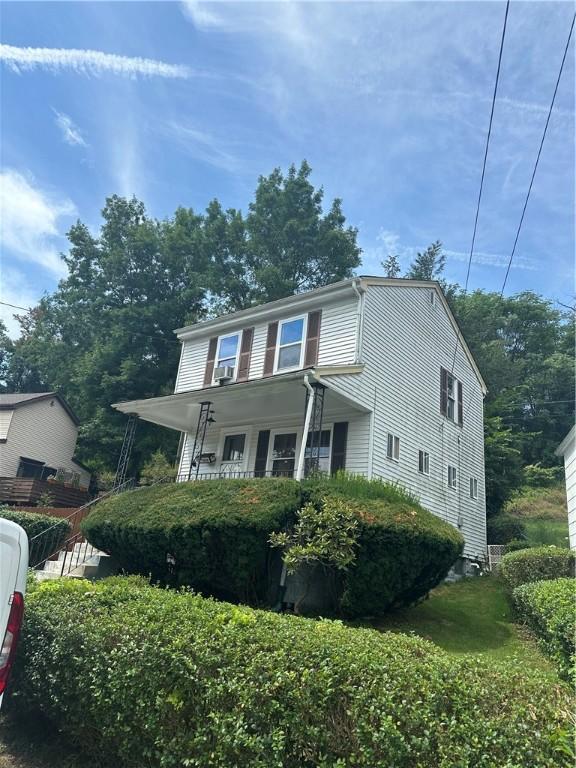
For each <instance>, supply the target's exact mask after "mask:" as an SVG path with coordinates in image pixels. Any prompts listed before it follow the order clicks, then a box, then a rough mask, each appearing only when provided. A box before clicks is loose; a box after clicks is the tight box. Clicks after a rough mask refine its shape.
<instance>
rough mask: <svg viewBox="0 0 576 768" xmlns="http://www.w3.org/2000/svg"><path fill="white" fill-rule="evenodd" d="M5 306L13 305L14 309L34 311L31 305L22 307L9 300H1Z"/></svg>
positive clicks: (0, 302)
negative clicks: (10, 302)
mask: <svg viewBox="0 0 576 768" xmlns="http://www.w3.org/2000/svg"><path fill="white" fill-rule="evenodd" d="M0 304H3V305H4V306H5V307H12V308H13V309H23V310H24V312H32V310H31V309H30V307H20V306H19V305H18V304H9V303H8V302H7V301H0Z"/></svg>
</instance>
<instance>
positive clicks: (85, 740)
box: [10, 578, 572, 768]
mask: <svg viewBox="0 0 576 768" xmlns="http://www.w3.org/2000/svg"><path fill="white" fill-rule="evenodd" d="M14 688H15V693H16V696H17V698H16V700H12V701H11V702H10V703H11V704H15V703H17V702H20V704H21V706H23V707H28V708H32V709H36V710H40V711H42V712H43V713H44V714H45V715H46V716H48V718H49V719H50V720H51V721H52V722H53V723H54V724H55V726H56V727H58V728H61V729H63V730H64V731H65V732H66V733H68V734H70V735H71V736H73V737H74V738H76V739H77V740H78V741H79V742H80V743H82V745H83V747H84V748H85V749H86V750H87V752H88V754H101V755H102V754H103V755H107V756H108V761H109V764H110V765H114V766H117V767H118V768H135V767H136V766H138V767H139V768H140V767H143V766H150V767H151V768H181V767H182V766H189V767H191V768H193V767H194V766H195V767H196V768H208V767H209V766H210V767H211V768H232V767H233V766H236V768H271V766H276V767H277V768H313V767H320V768H329V767H330V768H337V767H338V768H348V767H349V768H352V767H354V768H376V766H387V767H389V768H456V766H458V768H495V766H498V768H519V767H520V766H522V767H523V766H531V768H553V767H554V768H568V766H571V765H572V759H571V757H570V756H569V755H568V754H566V753H564V752H562V751H561V749H562V747H563V746H565V743H566V744H569V736H568V735H567V731H568V729H569V725H568V714H567V713H568V712H569V711H570V708H571V700H570V692H569V690H568V688H567V687H564V686H562V685H556V684H554V682H552V681H551V680H550V679H549V677H545V676H544V675H543V674H541V673H539V672H538V673H537V672H533V673H530V672H527V671H526V670H523V669H522V670H521V669H519V668H518V667H517V665H515V664H511V665H510V666H498V665H497V664H494V663H493V662H490V663H483V662H481V661H480V660H478V659H476V658H464V659H457V658H455V657H453V656H449V655H447V654H445V653H444V652H442V651H440V650H439V649H437V648H436V647H435V646H434V645H432V644H431V643H429V642H427V641H425V640H421V639H419V638H415V637H407V636H405V635H398V634H379V633H377V632H376V631H374V630H367V629H351V628H348V627H345V626H343V625H342V624H341V623H339V622H330V621H312V620H309V619H301V618H297V617H291V616H280V615H276V614H273V613H269V612H262V611H254V610H252V609H249V608H239V607H237V606H232V605H230V604H226V603H218V602H215V601H212V600H206V599H204V598H201V597H199V596H196V595H190V594H184V593H178V592H176V591H167V590H162V589H159V588H153V587H148V586H145V585H143V584H140V583H138V582H135V581H134V580H133V579H126V578H115V579H112V580H111V581H109V582H98V583H96V584H89V583H87V582H82V581H80V582H78V581H75V582H71V581H68V582H52V583H50V582H48V583H44V584H42V585H41V586H40V587H39V588H37V589H36V591H34V592H33V593H32V594H31V595H30V596H29V599H28V605H27V610H26V618H25V627H24V634H23V640H22V645H21V647H20V653H19V658H18V661H17V668H16V670H15V678H14Z"/></svg>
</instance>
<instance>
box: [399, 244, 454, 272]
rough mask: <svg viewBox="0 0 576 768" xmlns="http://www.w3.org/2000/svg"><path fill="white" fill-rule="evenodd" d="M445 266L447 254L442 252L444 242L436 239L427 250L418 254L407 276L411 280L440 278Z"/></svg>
mask: <svg viewBox="0 0 576 768" xmlns="http://www.w3.org/2000/svg"><path fill="white" fill-rule="evenodd" d="M445 266H446V256H445V254H444V253H443V252H442V243H441V242H440V240H436V242H434V243H432V245H429V246H428V248H426V250H425V251H422V252H421V253H420V251H419V252H418V253H417V254H416V256H415V257H414V260H413V261H412V263H411V264H410V269H409V270H408V272H406V277H407V278H409V279H410V280H438V278H439V277H441V275H442V274H443V272H444V268H445Z"/></svg>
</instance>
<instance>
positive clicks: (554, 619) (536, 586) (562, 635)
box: [513, 579, 576, 680]
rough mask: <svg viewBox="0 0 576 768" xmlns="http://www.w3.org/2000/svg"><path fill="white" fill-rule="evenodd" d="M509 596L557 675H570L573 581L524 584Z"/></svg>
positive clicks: (575, 629) (574, 627)
mask: <svg viewBox="0 0 576 768" xmlns="http://www.w3.org/2000/svg"><path fill="white" fill-rule="evenodd" d="M513 599H514V605H515V606H516V609H517V611H518V614H519V616H520V618H521V619H522V620H523V621H524V622H525V623H526V624H527V625H528V626H529V627H530V629H532V630H533V631H534V632H535V634H536V635H537V637H538V638H539V640H540V645H541V646H542V648H543V650H544V652H545V653H547V654H548V655H549V656H550V657H551V658H552V659H553V661H554V663H555V664H556V666H557V668H558V673H559V674H560V676H561V677H563V678H564V679H566V680H570V679H574V656H575V649H574V635H575V632H576V622H575V607H576V581H575V580H574V579H554V580H552V581H536V582H534V583H532V584H524V585H523V586H521V587H517V588H516V589H515V590H514V593H513Z"/></svg>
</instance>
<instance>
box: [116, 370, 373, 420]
mask: <svg viewBox="0 0 576 768" xmlns="http://www.w3.org/2000/svg"><path fill="white" fill-rule="evenodd" d="M346 368H350V369H352V368H354V369H356V368H359V366H346ZM339 372H341V373H354V372H357V371H356V370H346V371H345V370H344V368H342V370H341V371H339ZM321 373H322V369H314V368H310V369H306V370H300V371H293V372H290V373H283V374H279V375H278V374H277V375H275V376H271V377H269V378H264V379H254V380H253V381H244V382H238V383H233V384H227V385H225V386H221V387H207V388H204V389H196V390H193V391H191V392H179V393H178V394H176V395H167V396H165V397H152V398H148V399H146V400H130V401H127V402H122V403H114V404H113V405H112V407H113V408H115V409H116V410H117V411H120V412H121V413H126V414H130V413H134V414H137V415H138V417H139V418H141V419H143V420H144V421H150V422H152V423H153V424H159V425H160V426H162V427H168V428H170V429H177V430H179V431H181V432H188V431H190V430H191V429H194V428H195V427H196V424H197V421H198V414H199V410H200V404H201V403H202V402H208V401H209V402H211V403H212V404H213V408H214V418H215V420H216V422H218V423H220V424H227V423H236V422H237V423H243V424H249V423H251V422H252V421H257V420H262V419H266V418H270V419H271V420H272V419H278V418H288V417H291V416H296V417H297V418H299V419H302V418H303V417H304V398H305V388H304V377H305V376H306V375H307V376H308V379H309V381H310V383H312V384H313V383H314V382H318V383H321V384H323V385H324V386H325V387H326V389H327V390H328V391H329V393H330V394H329V398H328V397H327V399H326V403H325V411H326V415H329V412H330V410H336V411H337V410H342V409H343V408H346V407H348V408H352V409H354V410H356V411H358V412H361V413H368V412H369V410H368V409H367V408H365V407H364V406H363V405H361V404H360V403H358V402H356V401H355V400H354V399H352V398H350V397H346V396H345V395H342V394H341V393H340V392H336V391H335V390H333V389H331V387H330V383H329V382H328V381H326V380H325V379H323V378H322V376H321ZM329 373H330V375H331V376H333V375H334V374H335V373H336V370H335V369H330V371H329Z"/></svg>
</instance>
